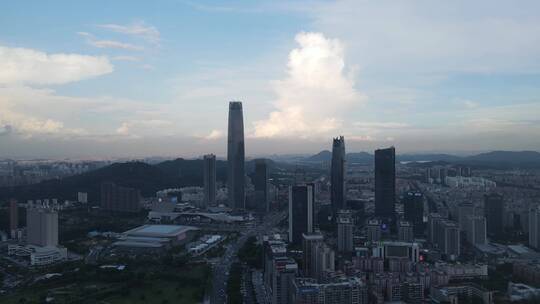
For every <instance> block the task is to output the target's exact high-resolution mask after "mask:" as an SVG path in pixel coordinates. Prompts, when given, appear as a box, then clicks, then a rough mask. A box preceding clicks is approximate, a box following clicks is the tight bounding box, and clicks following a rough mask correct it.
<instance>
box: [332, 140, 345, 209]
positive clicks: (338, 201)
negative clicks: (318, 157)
mask: <svg viewBox="0 0 540 304" xmlns="http://www.w3.org/2000/svg"><path fill="white" fill-rule="evenodd" d="M345 157H346V155H345V138H344V137H343V136H340V137H338V138H334V139H333V142H332V166H331V169H330V187H331V189H330V201H331V203H332V210H333V212H334V215H335V214H336V212H337V211H338V210H340V209H346V206H345V170H346V166H345Z"/></svg>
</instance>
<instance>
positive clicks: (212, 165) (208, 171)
mask: <svg viewBox="0 0 540 304" xmlns="http://www.w3.org/2000/svg"><path fill="white" fill-rule="evenodd" d="M203 162H204V165H203V168H204V174H203V179H204V181H203V183H204V200H203V206H202V207H207V206H208V205H213V204H214V203H215V202H216V156H215V155H214V154H208V155H205V156H204V159H203Z"/></svg>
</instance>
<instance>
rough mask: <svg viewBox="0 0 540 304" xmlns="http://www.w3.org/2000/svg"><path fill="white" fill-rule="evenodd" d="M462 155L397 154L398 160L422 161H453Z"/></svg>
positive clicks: (459, 158)
mask: <svg viewBox="0 0 540 304" xmlns="http://www.w3.org/2000/svg"><path fill="white" fill-rule="evenodd" d="M461 159H462V157H459V156H455V155H450V154H401V155H397V156H396V160H397V161H400V162H401V161H409V162H421V161H429V162H435V161H444V162H453V161H459V160H461Z"/></svg>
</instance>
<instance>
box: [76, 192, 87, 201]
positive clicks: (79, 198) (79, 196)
mask: <svg viewBox="0 0 540 304" xmlns="http://www.w3.org/2000/svg"><path fill="white" fill-rule="evenodd" d="M77 202H79V203H81V204H86V203H88V193H86V192H77Z"/></svg>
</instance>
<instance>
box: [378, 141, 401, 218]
mask: <svg viewBox="0 0 540 304" xmlns="http://www.w3.org/2000/svg"><path fill="white" fill-rule="evenodd" d="M395 200H396V150H395V148H394V147H391V148H388V149H379V150H375V214H376V215H377V216H381V217H393V216H394V213H395V206H394V205H395Z"/></svg>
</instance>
